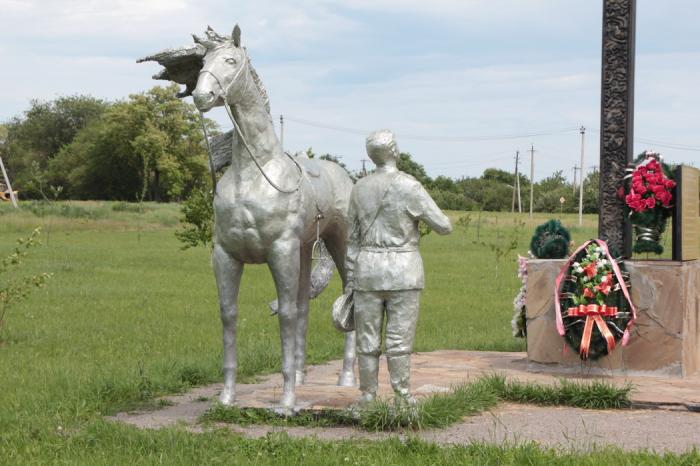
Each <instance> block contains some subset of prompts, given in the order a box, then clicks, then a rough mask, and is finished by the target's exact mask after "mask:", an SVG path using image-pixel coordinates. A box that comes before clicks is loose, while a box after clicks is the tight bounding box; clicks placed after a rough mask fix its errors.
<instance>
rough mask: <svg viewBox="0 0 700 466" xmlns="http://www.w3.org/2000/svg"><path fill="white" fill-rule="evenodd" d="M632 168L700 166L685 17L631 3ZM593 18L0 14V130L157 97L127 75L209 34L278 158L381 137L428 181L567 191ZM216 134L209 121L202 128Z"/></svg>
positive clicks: (589, 7)
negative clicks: (42, 112) (247, 94)
mask: <svg viewBox="0 0 700 466" xmlns="http://www.w3.org/2000/svg"><path fill="white" fill-rule="evenodd" d="M637 9H638V14H637V55H636V85H635V152H636V153H639V152H641V151H643V150H646V149H652V150H657V151H659V152H661V153H662V154H663V155H664V157H665V158H666V160H668V161H670V162H684V163H690V164H695V165H700V131H699V129H700V92H699V91H698V88H697V86H698V84H700V30H698V28H697V18H698V17H700V2H697V1H694V0H665V1H663V2H660V1H657V0H637ZM601 22H602V1H601V0H431V1H425V0H421V1H419V0H286V1H279V0H277V1H273V0H255V1H243V0H238V1H236V2H233V1H230V0H110V1H98V0H0V122H2V121H6V120H8V119H10V118H12V117H14V116H17V115H21V114H22V112H23V111H25V110H26V109H27V108H28V106H29V101H30V100H31V99H43V100H50V99H54V98H56V97H58V96H61V95H73V94H90V95H93V96H96V97H100V98H104V99H110V100H116V99H123V98H125V97H126V96H128V95H129V94H132V93H138V92H143V91H146V90H148V89H149V88H150V87H152V86H153V85H156V84H158V83H160V84H166V83H165V82H162V81H161V82H157V81H153V80H152V79H151V75H152V74H154V73H155V72H157V71H158V68H159V67H158V65H157V64H155V63H147V64H136V59H137V58H139V57H142V56H145V55H148V54H151V53H153V52H157V51H159V50H162V49H165V48H169V47H177V46H182V45H187V44H190V43H191V37H190V34H191V33H198V34H200V35H201V34H202V32H203V31H204V29H205V28H206V26H207V25H211V26H212V27H213V28H214V29H215V30H217V31H218V32H220V33H225V34H230V31H231V30H232V28H233V26H234V24H236V23H238V24H239V25H240V27H241V29H242V31H243V33H242V41H243V43H244V45H245V46H246V47H247V50H248V53H249V54H250V55H251V57H252V59H253V63H254V65H255V67H256V69H257V71H258V73H259V74H260V76H261V78H262V80H263V82H264V84H265V86H266V88H267V90H268V93H269V95H270V100H271V107H272V113H273V117H274V120H275V122H278V121H279V115H280V114H282V115H284V117H285V135H284V143H285V149H286V150H288V151H297V150H305V149H306V148H308V147H311V148H312V149H313V151H314V152H316V153H319V154H323V153H331V154H334V155H337V156H340V157H341V158H342V160H343V162H345V163H346V164H347V165H348V166H349V167H350V168H351V169H359V168H360V167H361V159H363V158H366V155H365V151H364V138H365V135H366V134H368V133H369V132H370V131H371V130H374V129H379V128H388V129H391V130H392V131H394V132H395V133H396V134H397V137H398V144H399V148H400V149H401V150H402V151H406V152H410V153H411V154H412V155H413V157H414V158H415V159H416V160H417V161H419V162H420V163H422V164H423V165H424V166H425V168H426V170H427V172H428V174H429V175H430V176H433V177H435V176H438V175H445V176H450V177H453V178H459V177H462V176H478V175H479V174H480V173H481V172H482V171H483V170H484V169H485V168H490V167H495V168H502V169H504V170H509V171H512V170H513V167H514V157H515V153H516V151H520V160H521V165H520V167H521V168H520V169H521V171H523V172H524V173H526V174H528V175H529V173H530V158H531V153H530V148H532V147H534V150H535V152H534V161H535V164H534V165H535V167H534V173H535V179H541V178H543V177H545V176H548V175H550V174H552V173H553V172H554V171H556V170H562V171H563V172H564V174H565V176H567V177H569V178H571V177H572V176H573V167H574V166H575V165H577V164H579V159H580V154H581V135H580V133H579V127H581V126H584V127H585V128H586V133H585V140H584V155H585V161H584V168H585V170H586V171H590V170H591V169H592V168H593V167H594V166H596V165H598V163H599V162H598V158H599V151H598V148H599V144H600V143H599V137H600V135H599V133H598V127H599V124H600V64H601V51H600V45H601ZM209 116H211V117H213V118H214V119H216V120H217V121H219V122H220V123H221V125H222V127H223V128H224V129H228V128H230V127H231V124H230V123H229V122H228V120H227V118H226V114H225V112H224V111H223V110H222V109H218V110H214V111H212V112H210V114H209Z"/></svg>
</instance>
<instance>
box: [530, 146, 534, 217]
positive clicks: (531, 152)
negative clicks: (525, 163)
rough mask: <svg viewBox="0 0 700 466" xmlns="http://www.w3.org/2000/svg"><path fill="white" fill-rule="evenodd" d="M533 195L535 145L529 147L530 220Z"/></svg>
mask: <svg viewBox="0 0 700 466" xmlns="http://www.w3.org/2000/svg"><path fill="white" fill-rule="evenodd" d="M534 194H535V145H534V144H532V145H531V146H530V218H532V201H533V198H534Z"/></svg>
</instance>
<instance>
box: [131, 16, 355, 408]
mask: <svg viewBox="0 0 700 466" xmlns="http://www.w3.org/2000/svg"><path fill="white" fill-rule="evenodd" d="M193 37H194V42H195V44H194V46H190V47H185V48H180V49H168V50H165V51H163V52H160V53H157V54H155V55H151V56H148V57H145V58H142V59H140V60H139V61H138V62H144V61H156V62H158V63H159V64H160V65H162V66H163V67H164V69H162V70H161V71H160V72H159V73H158V74H156V75H154V76H153V78H154V79H164V80H170V81H174V82H177V83H179V84H183V85H185V90H184V91H183V92H180V93H179V94H178V97H186V96H189V95H191V96H192V97H193V99H194V103H195V106H196V107H197V109H198V110H199V111H200V112H201V113H202V114H203V113H204V112H207V111H209V110H211V109H212V108H214V107H217V106H224V107H225V109H226V111H227V113H228V115H229V117H230V118H231V120H232V123H233V125H234V131H235V132H230V133H227V134H225V135H221V136H219V137H218V138H214V140H212V141H209V140H208V138H207V143H208V144H210V143H211V144H210V145H212V146H215V147H217V148H218V149H217V150H216V152H217V153H218V154H221V153H222V149H221V148H222V147H223V148H224V150H223V153H225V154H226V156H225V157H224V158H223V159H224V160H223V161H222V157H221V156H219V157H212V154H211V152H212V151H211V150H210V165H211V168H212V172H213V173H214V172H215V171H216V170H217V169H218V168H221V166H224V165H228V168H226V169H225V172H224V173H223V175H222V176H221V178H220V179H219V181H218V182H216V183H215V188H214V218H215V222H214V239H213V244H214V246H213V251H212V264H213V268H214V273H215V276H216V284H217V288H218V293H219V303H220V311H221V322H222V326H223V344H224V350H223V354H224V361H223V373H224V388H223V391H222V392H221V395H220V401H221V402H222V403H223V404H225V405H231V404H233V403H234V401H235V393H236V387H235V382H236V368H237V364H238V361H237V355H236V319H237V316H238V292H239V287H240V283H241V275H242V273H243V265H244V264H262V263H267V265H268V267H269V268H270V271H271V273H272V277H273V280H274V282H275V289H276V291H277V303H276V306H274V307H275V308H276V309H274V311H275V312H276V314H277V318H278V320H279V326H280V339H281V344H282V375H283V379H284V385H283V395H282V399H281V403H280V404H281V406H280V408H281V409H282V411H283V412H285V413H291V412H293V409H294V405H295V385H296V384H301V383H303V381H304V364H305V356H306V330H307V323H308V314H309V298H310V292H311V281H312V279H311V272H312V268H313V267H312V255H315V252H314V251H316V250H317V249H319V247H318V246H317V245H319V244H320V243H323V244H324V245H325V248H326V249H327V251H328V253H329V254H330V256H331V257H332V259H333V262H334V263H335V266H336V268H337V269H338V272H339V274H340V277H341V279H342V281H343V285H345V279H346V277H345V266H344V264H345V253H346V237H347V228H348V227H347V224H348V220H347V211H348V205H349V200H350V192H351V190H352V180H351V179H350V177H349V176H348V174H347V172H346V171H345V170H344V169H343V168H342V167H340V166H339V165H338V164H336V163H333V162H328V161H325V160H315V159H309V158H307V157H302V156H298V157H293V156H290V155H288V154H285V152H284V151H283V149H282V146H281V144H280V142H279V140H278V138H277V136H276V135H275V131H274V127H273V124H272V117H271V115H270V107H269V100H268V96H267V92H266V91H265V88H264V86H263V85H262V82H261V80H260V78H259V76H258V74H257V73H256V71H255V69H254V68H253V66H252V64H251V60H250V58H249V56H248V54H247V51H246V49H245V48H244V47H242V46H241V29H240V28H239V27H238V25H236V26H235V28H234V29H233V33H232V35H231V37H226V36H222V35H219V34H218V33H216V32H215V31H214V30H213V29H211V27H209V28H208V29H207V31H206V37H204V38H201V37H198V36H196V35H193ZM205 131H206V129H205ZM205 137H206V134H205ZM210 149H211V148H210ZM315 246H316V247H315ZM321 268H323V267H321ZM327 270H328V269H327V267H326V268H325V272H327ZM326 275H327V274H326ZM317 288H318V287H317ZM321 288H322V287H321ZM354 359H355V335H354V332H353V333H347V334H346V337H345V357H344V363H343V370H342V372H341V374H340V377H339V384H340V385H345V386H348V385H353V384H354V382H355V376H354V367H353V366H354Z"/></svg>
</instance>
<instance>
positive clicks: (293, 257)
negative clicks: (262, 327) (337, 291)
mask: <svg viewBox="0 0 700 466" xmlns="http://www.w3.org/2000/svg"><path fill="white" fill-rule="evenodd" d="M299 255H300V247H299V240H298V239H297V238H293V239H285V240H278V241H276V242H275V243H274V244H273V245H272V250H271V251H270V255H269V257H268V260H267V264H268V266H269V267H270V271H271V272H272V278H273V279H274V281H275V288H276V289H277V301H278V303H279V307H278V309H277V318H278V319H279V323H280V341H281V343H282V378H283V380H284V386H283V388H282V391H283V393H282V403H281V406H282V408H283V410H284V411H285V414H291V413H292V411H293V409H294V403H295V401H296V400H295V394H294V379H295V373H294V371H295V367H294V356H295V352H296V351H295V346H296V338H295V337H296V329H297V296H298V292H299V262H300V260H299V259H300V258H299Z"/></svg>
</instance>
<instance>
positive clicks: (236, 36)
mask: <svg viewBox="0 0 700 466" xmlns="http://www.w3.org/2000/svg"><path fill="white" fill-rule="evenodd" d="M231 39H233V45H235V46H236V47H240V46H241V28H240V27H239V26H238V24H236V25H235V26H234V27H233V32H232V33H231Z"/></svg>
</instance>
